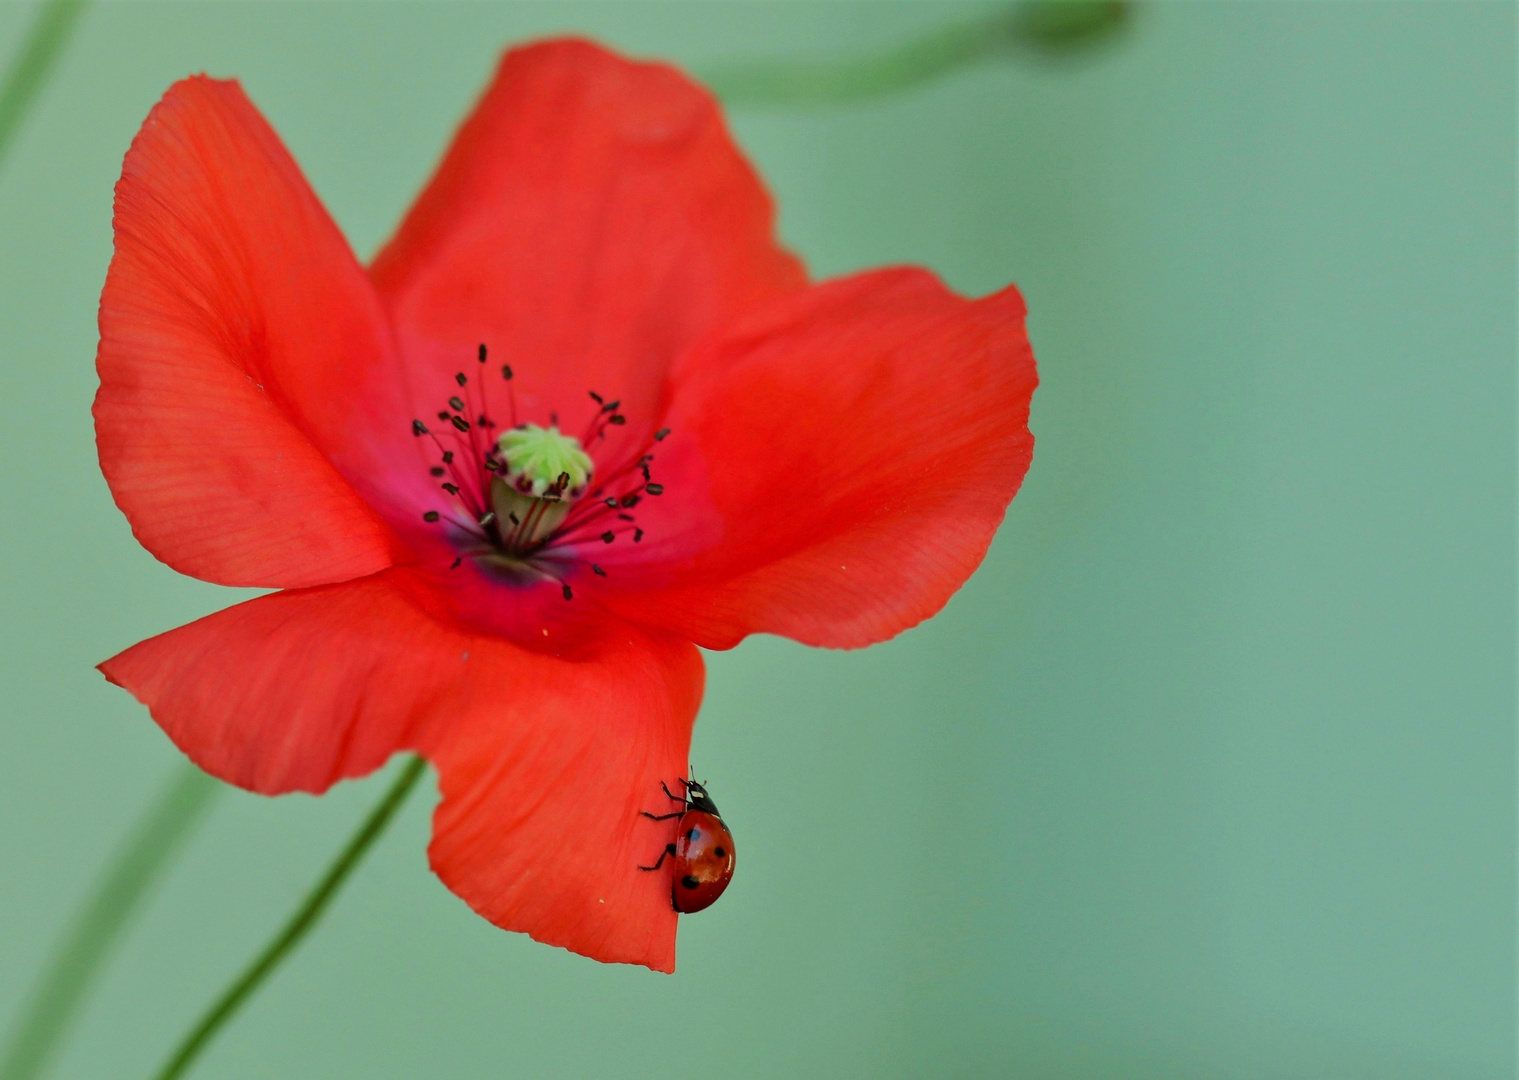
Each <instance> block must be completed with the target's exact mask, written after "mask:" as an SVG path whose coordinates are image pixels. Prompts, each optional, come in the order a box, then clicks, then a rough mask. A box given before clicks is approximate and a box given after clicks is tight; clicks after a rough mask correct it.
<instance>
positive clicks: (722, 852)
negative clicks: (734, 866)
mask: <svg viewBox="0 0 1519 1080" xmlns="http://www.w3.org/2000/svg"><path fill="white" fill-rule="evenodd" d="M712 854H714V855H716V856H717V857H718V858H719V859H726V858H727V857H728V852H727V850H726V849H724V848H722V847H715V848H713V849H712Z"/></svg>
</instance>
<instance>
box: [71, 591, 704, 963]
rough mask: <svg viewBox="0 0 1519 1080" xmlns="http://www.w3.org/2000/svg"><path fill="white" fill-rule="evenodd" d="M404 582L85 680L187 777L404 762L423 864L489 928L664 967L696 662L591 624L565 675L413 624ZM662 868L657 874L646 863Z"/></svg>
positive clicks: (174, 644) (264, 778)
mask: <svg viewBox="0 0 1519 1080" xmlns="http://www.w3.org/2000/svg"><path fill="white" fill-rule="evenodd" d="M417 580H418V579H416V578H414V577H413V576H412V575H411V574H410V572H408V571H395V570H393V571H388V572H386V573H384V574H380V575H377V576H375V577H371V578H366V579H364V580H362V581H354V582H348V583H345V584H341V585H332V586H325V587H321V588H315V589H302V590H296V591H291V592H282V593H275V594H273V595H270V596H263V597H259V598H258V599H256V600H250V601H248V602H247V603H244V604H239V605H238V606H236V607H233V608H229V609H228V610H226V611H222V612H218V613H217V614H215V615H211V616H208V617H206V618H204V619H201V620H199V621H198V622H194V623H191V624H190V625H188V626H183V627H180V628H179V629H178V630H171V631H170V632H169V633H167V634H162V635H160V636H158V637H156V638H152V639H150V640H148V641H145V642H142V643H141V644H139V645H136V646H134V647H132V648H131V649H128V650H127V651H126V652H124V653H122V654H121V655H119V656H117V657H114V658H113V659H111V660H108V661H107V662H106V663H104V664H102V665H101V670H102V671H103V672H104V673H105V675H106V677H107V678H108V679H110V680H111V681H112V682H114V683H117V684H118V685H120V686H123V687H125V688H127V689H128V690H130V691H131V692H132V693H133V694H134V695H135V696H136V697H137V698H138V699H139V700H140V701H142V702H144V703H145V704H146V705H147V706H148V708H149V709H150V710H151V712H152V714H153V718H154V719H155V720H157V721H158V723H159V724H160V725H161V726H162V727H163V729H164V730H165V731H166V732H167V733H168V735H169V737H170V738H172V739H173V740H174V742H175V743H176V744H177V745H178V746H179V747H180V748H181V749H183V750H184V751H185V753H187V754H188V755H189V756H190V757H191V758H192V759H193V760H194V761H195V762H196V763H197V764H198V765H200V766H201V767H202V768H204V769H206V770H207V771H208V772H211V773H213V774H214V775H216V776H219V777H221V778H222V779H224V780H227V781H229V782H231V783H234V784H238V785H240V786H242V787H246V788H250V789H252V790H254V791H260V792H264V793H266V794H274V793H278V792H284V791H292V790H301V791H322V790H324V789H326V788H327V787H329V786H330V785H331V784H333V783H334V782H335V781H337V780H339V779H341V778H343V777H351V776H359V775H362V774H364V773H367V772H370V771H372V770H374V769H376V768H378V767H379V766H380V765H382V764H383V763H384V762H385V760H386V759H387V758H388V757H389V755H390V754H392V753H393V752H395V751H396V750H400V749H407V748H410V749H416V750H419V751H421V752H423V753H425V754H426V755H427V757H428V758H429V759H430V760H431V761H432V762H433V763H434V764H435V765H436V766H437V768H438V771H439V773H440V778H441V780H440V783H441V787H442V790H443V801H442V803H441V804H440V805H439V806H438V809H437V811H436V814H435V817H434V838H433V843H432V848H431V858H432V863H433V866H434V868H435V869H436V870H437V872H438V875H439V876H440V877H441V878H442V879H443V880H444V882H445V883H446V884H447V885H448V886H449V888H451V889H452V890H453V891H454V892H456V893H458V894H459V895H460V896H461V897H463V898H464V899H465V900H466V901H467V902H468V903H469V904H470V905H471V906H472V907H474V908H475V909H476V910H477V911H479V912H480V913H481V914H482V915H484V916H485V917H486V918H488V919H490V920H491V921H492V922H494V923H496V925H498V926H501V927H503V928H505V929H508V930H519V931H524V932H526V933H528V934H531V935H532V936H533V937H535V938H537V939H538V940H540V941H545V942H548V943H550V944H553V945H561V946H563V947H565V948H568V949H572V950H574V951H575V952H579V953H583V954H585V955H587V956H591V957H594V958H596V959H598V960H603V961H617V962H626V963H638V964H646V965H648V966H649V967H653V968H656V969H659V970H662V971H669V970H672V969H673V967H674V963H675V923H676V916H675V913H674V911H673V909H672V908H671V905H670V878H669V874H668V872H661V873H646V872H643V871H640V870H639V869H638V866H639V864H641V863H648V862H652V861H653V860H654V859H655V858H657V857H658V854H659V852H660V850H661V849H662V848H663V846H664V844H665V843H666V842H668V840H669V836H668V824H667V823H666V824H665V825H660V824H658V823H655V822H651V821H648V820H647V819H645V818H643V817H641V816H639V811H640V810H643V809H646V808H649V809H655V810H658V811H661V812H662V811H663V810H664V809H665V807H664V806H663V803H664V802H665V800H664V798H663V796H662V795H661V794H660V791H659V783H660V781H661V780H664V781H665V782H666V783H671V784H673V783H674V780H675V778H676V777H678V776H682V775H684V773H685V767H686V752H687V749H688V747H689V745H690V737H691V724H692V722H693V720H694V718H695V716H696V710H697V706H698V705H699V704H700V699H701V686H702V665H701V658H700V655H699V654H698V653H697V651H696V649H695V648H693V647H692V646H691V645H689V644H688V643H686V642H684V641H679V640H677V639H675V638H672V637H669V636H666V635H653V636H651V635H649V634H647V633H645V632H643V631H639V630H636V629H634V628H632V627H630V626H627V625H625V624H621V623H616V622H611V623H610V625H603V627H602V628H601V632H600V633H599V634H598V635H597V636H596V637H595V638H594V640H592V641H589V642H582V643H581V644H580V645H578V646H577V648H576V650H575V651H574V652H573V653H571V654H567V655H564V656H555V655H552V654H549V653H535V652H530V651H528V650H526V649H523V648H520V647H518V646H515V645H512V644H510V643H508V642H504V641H502V640H500V639H498V638H494V637H489V636H486V635H481V634H476V633H472V632H469V631H467V630H463V629H460V628H458V627H456V626H453V625H450V624H448V623H447V622H444V621H440V620H439V619H437V618H435V617H433V615H431V614H429V613H428V611H430V610H432V606H433V600H432V598H431V597H430V596H429V595H428V594H427V592H426V591H425V590H422V589H420V588H419V587H418V585H417ZM667 865H668V864H667Z"/></svg>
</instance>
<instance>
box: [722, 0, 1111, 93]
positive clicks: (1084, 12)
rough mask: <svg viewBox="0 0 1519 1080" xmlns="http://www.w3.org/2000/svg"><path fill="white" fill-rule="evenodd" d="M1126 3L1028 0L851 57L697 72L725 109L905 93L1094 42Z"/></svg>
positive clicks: (1106, 33)
mask: <svg viewBox="0 0 1519 1080" xmlns="http://www.w3.org/2000/svg"><path fill="white" fill-rule="evenodd" d="M1130 2H1131V0H1026V2H1024V3H1019V4H1003V5H998V6H996V7H994V8H993V9H992V11H991V13H990V14H988V15H983V16H981V17H979V18H976V19H972V20H970V21H967V22H962V23H956V24H951V25H949V26H943V27H939V28H937V29H935V30H931V31H929V32H928V33H925V34H922V35H920V36H918V37H916V38H914V39H912V40H910V41H907V42H905V43H904V44H902V45H900V46H898V47H896V48H894V49H888V50H886V51H885V52H879V53H874V54H871V55H867V56H860V57H855V58H849V59H844V58H830V59H820V60H776V61H759V62H753V63H744V64H729V65H724V66H722V67H714V68H710V69H708V70H705V71H703V72H701V76H702V81H703V82H705V83H707V85H708V86H710V87H711V88H712V90H713V91H714V92H715V93H716V94H717V96H718V97H720V98H722V99H723V102H724V103H725V104H727V105H730V106H744V105H753V106H761V107H764V106H773V107H783V108H784V107H807V106H815V105H832V104H841V103H844V102H851V101H863V100H866V99H868V98H874V97H879V96H882V95H885V94H890V93H894V92H896V91H899V90H906V89H909V88H910V87H914V86H917V85H920V84H922V83H926V82H929V81H931V80H933V79H935V78H938V77H939V76H941V75H946V74H948V73H949V72H951V71H954V70H955V69H957V68H964V67H969V66H971V65H974V64H978V63H980V62H982V61H984V60H988V59H991V58H993V57H997V56H1013V55H1015V54H1018V53H1025V54H1044V55H1056V54H1061V53H1069V52H1075V51H1077V50H1079V49H1082V48H1084V47H1086V46H1087V45H1090V44H1096V43H1097V42H1099V41H1101V40H1102V39H1104V38H1106V37H1108V36H1109V35H1111V34H1112V33H1113V32H1114V31H1115V30H1118V29H1119V28H1120V27H1121V26H1122V25H1123V23H1124V22H1125V21H1126V19H1127V17H1128V14H1129V6H1130Z"/></svg>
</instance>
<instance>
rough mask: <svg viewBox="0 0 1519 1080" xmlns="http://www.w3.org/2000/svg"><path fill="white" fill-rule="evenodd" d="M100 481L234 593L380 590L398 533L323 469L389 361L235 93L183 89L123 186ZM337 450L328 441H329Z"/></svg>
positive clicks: (350, 262)
mask: <svg viewBox="0 0 1519 1080" xmlns="http://www.w3.org/2000/svg"><path fill="white" fill-rule="evenodd" d="M115 228H116V254H115V257H114V258H113V259H112V260H111V268H110V272H109V273H108V274H107V277H106V284H105V291H104V292H103V294H102V295H101V299H100V350H99V354H98V357H97V361H96V362H97V367H98V369H99V373H100V391H99V393H98V394H97V396H96V398H95V425H96V438H97V442H98V445H99V449H100V464H101V468H102V469H103V470H104V472H105V476H106V480H107V482H108V483H109V484H110V486H111V491H112V494H113V495H115V497H116V502H117V505H119V506H120V507H121V509H122V511H123V512H124V513H125V514H126V515H127V518H128V520H129V521H130V522H131V523H132V530H133V532H134V533H135V534H136V536H137V538H138V539H139V540H140V541H141V542H142V544H143V545H144V546H145V547H146V548H148V550H149V551H151V552H152V553H153V554H154V555H156V556H158V558H160V559H162V560H163V561H164V562H166V563H168V564H169V565H170V566H172V567H174V568H175V569H176V570H179V571H181V572H183V573H187V574H193V575H195V576H196V577H200V578H205V579H207V580H209V581H216V582H220V583H223V584H228V585H260V586H297V585H311V584H320V583H323V582H330V581H340V580H344V579H348V578H353V577H359V576H362V575H364V574H369V573H373V572H374V571H376V570H379V569H381V568H383V567H385V566H387V565H389V564H390V562H391V557H392V544H393V541H392V539H391V534H390V531H389V530H388V529H387V528H386V526H385V525H384V524H383V523H382V522H381V521H380V520H379V519H378V518H377V517H376V515H375V514H374V512H373V511H372V510H370V508H369V507H368V506H367V505H366V504H365V502H364V501H363V500H362V499H360V498H359V496H358V495H357V494H356V493H355V492H354V490H353V488H352V487H351V486H349V484H348V483H347V482H345V480H344V479H343V477H342V476H341V475H339V473H338V471H337V470H336V469H335V468H334V467H333V466H332V464H330V463H329V461H328V460H326V458H325V457H324V454H323V453H322V452H321V449H319V445H314V444H313V441H312V440H313V438H314V437H316V438H317V439H318V443H319V444H320V443H321V442H322V441H323V440H325V442H327V443H328V444H329V445H327V446H324V447H322V449H328V450H331V449H332V446H331V445H330V444H338V445H340V444H341V439H340V438H339V437H338V436H337V434H336V432H337V431H338V429H339V426H340V425H339V421H340V420H341V419H342V417H341V416H340V414H341V413H342V412H343V411H344V410H345V408H347V402H348V401H349V400H350V399H351V398H352V396H353V395H352V394H351V393H348V392H346V391H347V390H350V389H351V388H352V386H354V385H356V383H357V382H358V381H359V376H358V374H357V372H359V371H360V370H362V369H364V368H370V369H372V368H373V367H374V366H377V365H378V364H379V363H380V362H382V361H383V360H384V359H385V358H387V357H388V356H389V355H390V346H389V343H388V333H387V331H386V328H385V321H384V314H383V312H382V310H381V309H380V307H379V304H378V301H377V300H376V298H375V296H374V291H373V288H372V286H371V285H370V284H369V282H368V280H367V279H366V277H365V276H364V273H363V270H362V269H361V268H360V267H359V266H358V264H357V262H356V261H355V259H354V257H353V255H352V253H351V252H350V251H349V249H348V246H347V244H346V243H345V242H344V240H343V237H342V235H341V234H340V233H339V232H338V230H337V227H336V226H335V225H334V224H333V223H332V221H331V219H330V218H329V217H328V216H327V214H326V212H325V211H324V210H323V209H322V206H321V204H320V203H319V202H318V201H317V198H316V196H315V195H314V194H313V193H312V191H311V189H310V188H309V187H308V186H307V184H306V182H305V180H304V179H303V178H302V176H301V173H300V169H299V168H298V167H297V165H296V164H295V162H294V161H293V160H292V159H291V158H290V155H289V154H288V153H287V152H286V150H285V148H284V146H282V145H281V143H280V141H279V137H278V136H277V135H275V134H274V132H273V131H272V130H271V129H270V128H269V126H268V124H267V123H265V121H264V119H263V118H262V117H261V116H260V115H259V114H258V111H257V110H256V109H255V108H254V107H253V105H252V104H251V103H250V102H249V101H248V99H247V98H246V97H245V96H244V94H243V92H242V90H241V88H239V87H238V86H237V84H236V83H230V82H215V81H213V80H211V79H208V78H205V77H204V76H199V77H196V78H193V79H187V80H185V81H183V82H180V83H176V84H175V85H174V86H173V87H172V88H171V89H170V90H169V92H168V93H167V94H165V95H164V98H163V100H162V101H160V102H159V103H158V104H157V105H156V106H155V107H154V109H153V111H152V113H150V114H149V116H148V119H147V120H146V121H145V122H144V124H143V127H142V130H141V131H140V132H139V133H138V135H137V138H136V139H135V140H134V141H133V143H132V148H131V150H130V151H129V152H128V153H127V157H126V162H125V164H124V165H123V168H122V176H121V182H120V183H119V184H118V185H117V187H116V215H115ZM324 433H325V434H324Z"/></svg>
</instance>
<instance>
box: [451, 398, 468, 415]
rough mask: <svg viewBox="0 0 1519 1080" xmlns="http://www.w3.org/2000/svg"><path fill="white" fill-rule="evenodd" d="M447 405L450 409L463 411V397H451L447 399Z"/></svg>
mask: <svg viewBox="0 0 1519 1080" xmlns="http://www.w3.org/2000/svg"><path fill="white" fill-rule="evenodd" d="M448 407H449V408H450V409H455V410H457V411H459V412H463V411H464V399H463V398H456V397H451V398H449V399H448Z"/></svg>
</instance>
